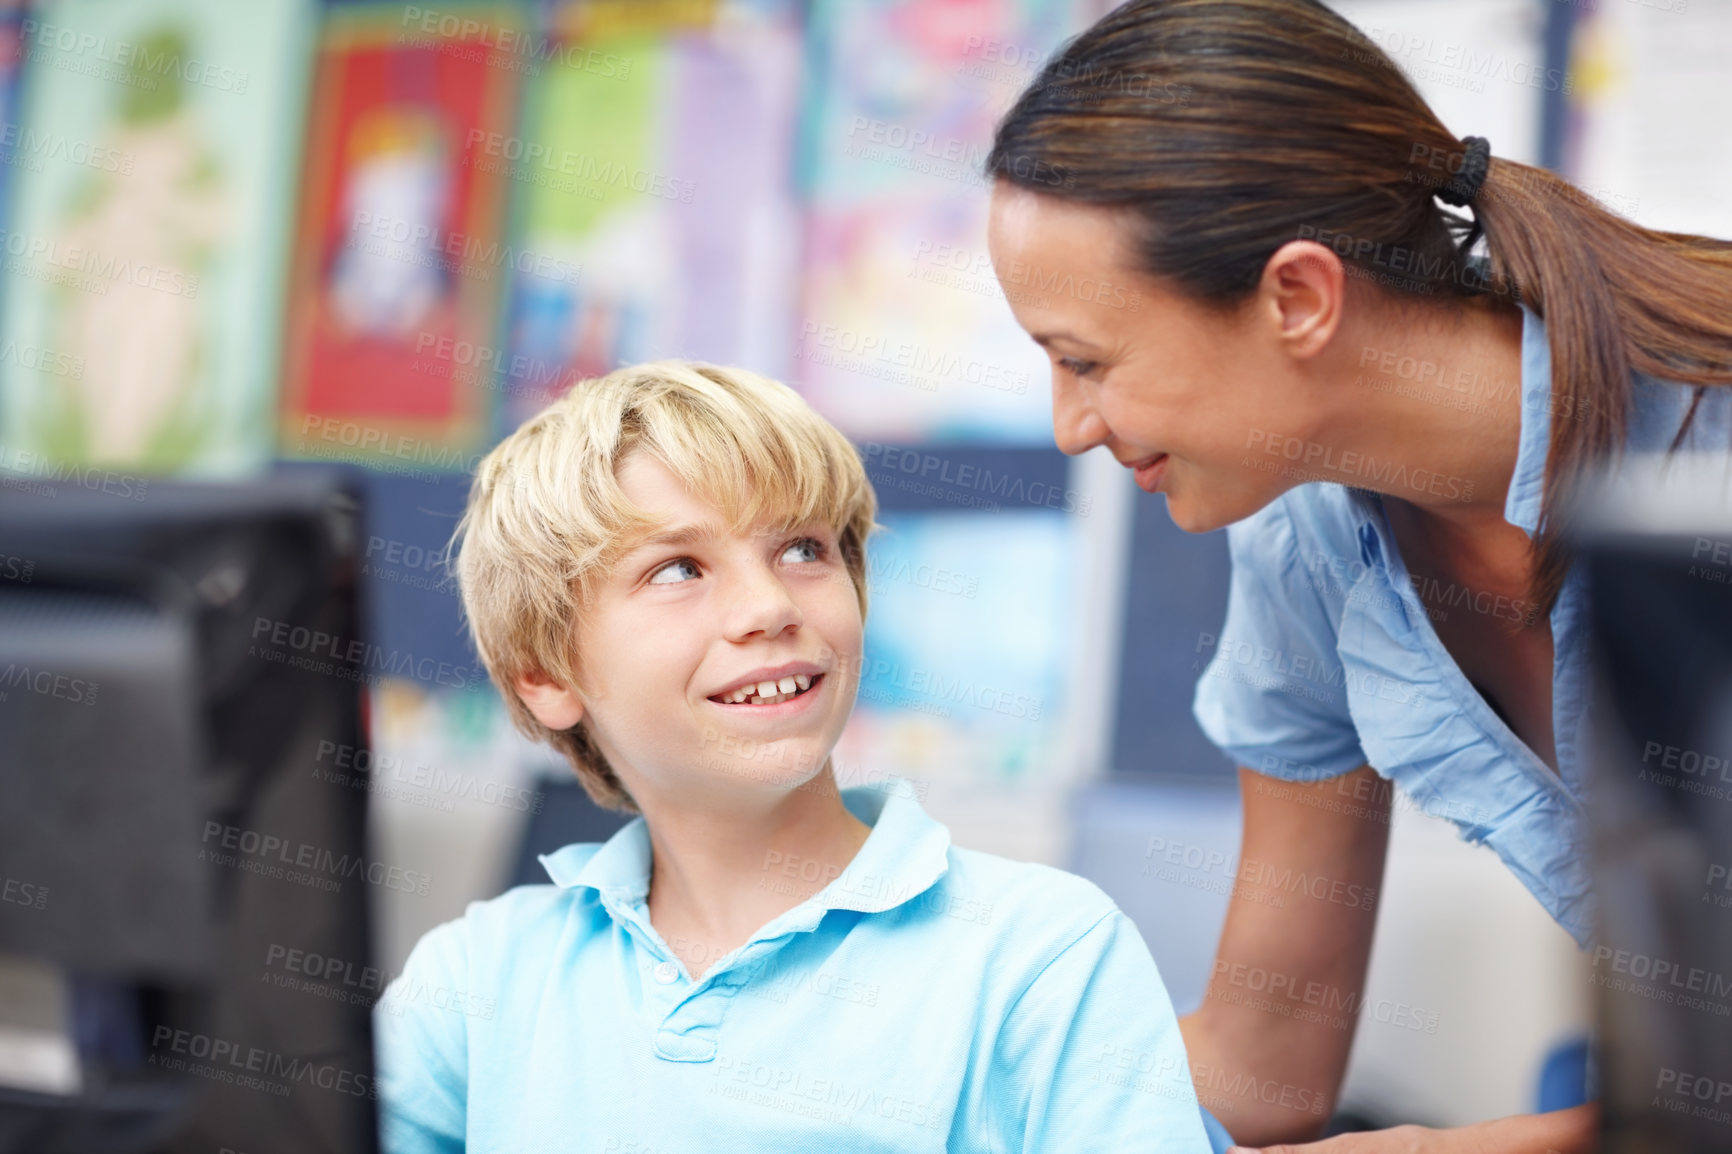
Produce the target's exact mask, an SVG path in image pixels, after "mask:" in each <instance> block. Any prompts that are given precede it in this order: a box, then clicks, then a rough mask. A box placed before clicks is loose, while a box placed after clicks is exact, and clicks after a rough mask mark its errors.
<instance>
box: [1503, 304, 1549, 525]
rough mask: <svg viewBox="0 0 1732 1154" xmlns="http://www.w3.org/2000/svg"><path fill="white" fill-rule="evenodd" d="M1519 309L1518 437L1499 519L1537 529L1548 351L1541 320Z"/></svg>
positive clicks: (1546, 447) (1545, 429)
mask: <svg viewBox="0 0 1732 1154" xmlns="http://www.w3.org/2000/svg"><path fill="white" fill-rule="evenodd" d="M1521 310H1522V381H1521V398H1522V411H1521V422H1522V427H1521V440H1520V441H1519V442H1518V444H1517V446H1516V462H1515V471H1514V472H1512V473H1511V474H1510V479H1509V494H1508V496H1506V497H1505V498H1504V504H1503V519H1504V520H1505V521H1508V522H1509V523H1510V524H1511V525H1519V526H1520V527H1521V528H1523V529H1526V530H1527V532H1528V535H1529V536H1530V537H1531V536H1532V535H1533V534H1534V533H1536V532H1538V531H1539V525H1540V498H1541V497H1542V496H1543V495H1544V491H1545V482H1546V455H1547V453H1548V451H1549V450H1550V448H1551V438H1552V350H1551V346H1550V345H1549V344H1547V343H1546V326H1545V322H1544V321H1542V320H1540V318H1539V317H1538V316H1536V315H1534V312H1533V310H1532V309H1530V308H1528V306H1527V305H1522V306H1521Z"/></svg>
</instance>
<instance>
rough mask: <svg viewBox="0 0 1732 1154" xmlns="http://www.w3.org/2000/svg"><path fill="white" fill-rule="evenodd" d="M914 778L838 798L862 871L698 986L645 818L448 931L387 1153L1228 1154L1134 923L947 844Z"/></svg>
mask: <svg viewBox="0 0 1732 1154" xmlns="http://www.w3.org/2000/svg"><path fill="white" fill-rule="evenodd" d="M907 784H908V783H906V782H901V781H899V780H897V781H893V782H892V783H891V788H888V789H881V788H873V787H863V788H857V789H849V790H844V791H843V793H842V798H843V802H844V804H845V805H846V806H847V807H848V809H849V811H850V812H852V813H853V814H854V815H855V816H856V817H858V818H859V819H860V820H861V821H863V822H865V823H867V824H868V825H870V826H871V827H872V832H871V834H870V835H869V836H868V837H867V839H866V842H865V844H864V845H863V846H862V847H861V849H860V851H859V853H858V854H857V855H856V857H855V858H854V860H853V861H852V862H851V863H850V864H849V866H848V867H847V869H846V870H844V871H843V872H842V873H841V874H840V876H838V877H836V878H834V879H833V880H832V881H831V882H830V883H829V884H828V885H827V886H825V887H824V888H823V889H822V890H821V891H820V892H819V893H817V894H816V895H814V896H813V897H811V898H809V899H808V900H805V901H802V902H801V903H799V904H798V905H796V906H794V907H793V908H792V909H790V910H788V911H787V912H786V913H784V914H782V915H781V916H779V917H777V918H775V919H774V920H772V921H771V922H770V923H769V924H767V925H765V926H764V927H763V928H762V929H760V930H759V931H758V932H757V933H756V934H754V935H753V936H752V938H751V940H750V941H748V942H746V943H745V944H744V945H742V946H740V947H739V948H738V949H736V950H734V951H733V952H731V953H729V954H727V955H726V956H725V957H722V958H721V959H720V960H718V961H717V962H715V963H714V965H712V966H711V968H709V969H708V970H706V971H705V972H704V974H703V976H702V977H701V978H700V979H699V980H697V981H693V980H692V979H691V978H690V977H689V976H688V974H687V973H686V969H685V967H684V966H683V965H682V964H681V963H680V961H679V960H678V958H677V957H676V956H675V954H674V952H673V951H672V950H670V949H669V948H668V946H667V944H666V943H665V942H664V941H663V940H662V937H661V935H660V934H659V933H657V932H656V929H655V927H654V926H652V925H651V924H650V920H649V910H648V906H647V905H646V898H647V896H648V893H649V878H650V862H651V857H650V841H649V833H648V830H647V828H646V827H645V825H644V822H643V819H641V818H639V819H637V820H636V821H633V822H631V823H630V824H628V825H626V826H625V827H624V828H623V829H621V830H620V831H619V832H618V833H617V834H615V835H614V836H613V837H612V838H611V839H609V840H608V841H607V842H606V843H604V844H594V843H586V844H578V845H568V846H566V847H565V848H563V849H561V850H559V851H557V852H555V853H552V854H549V855H546V856H544V857H543V858H542V859H541V860H542V863H543V865H544V866H545V867H546V868H547V872H548V874H549V876H550V877H552V879H553V881H554V884H553V885H540V886H520V887H518V888H516V889H513V890H511V891H509V892H508V893H506V894H504V895H502V896H500V897H498V898H494V899H493V900H491V901H485V902H475V903H473V904H471V905H470V906H469V909H468V911H467V913H466V914H465V915H464V916H463V917H461V918H459V919H457V920H456V921H452V922H447V923H446V924H444V925H442V926H439V927H437V928H435V929H433V930H431V931H429V932H428V933H427V934H426V936H424V937H423V938H422V939H421V941H420V943H419V944H417V945H416V947H415V949H414V951H413V952H412V953H411V954H410V956H409V960H408V962H407V963H406V965H405V967H404V970H403V973H402V974H401V975H400V976H399V977H398V978H397V979H396V980H395V981H394V982H392V984H391V986H390V987H389V988H388V990H387V992H386V994H385V995H384V997H383V998H381V1000H380V1005H379V1007H378V1009H377V1010H376V1011H375V1027H376V1034H377V1049H378V1059H379V1084H380V1102H381V1109H382V1115H383V1116H382V1122H381V1127H382V1131H383V1140H384V1147H385V1150H386V1151H387V1154H419V1152H422V1151H451V1150H461V1149H464V1148H465V1145H466V1144H467V1148H468V1149H469V1150H473V1151H477V1152H480V1151H488V1152H493V1151H499V1152H506V1151H509V1152H510V1154H532V1152H535V1151H543V1150H545V1151H555V1150H557V1151H561V1152H575V1151H582V1152H585V1154H588V1152H591V1151H593V1152H597V1154H601V1152H607V1151H613V1152H617V1154H706V1152H712V1151H736V1150H740V1151H747V1150H749V1151H754V1152H764V1154H771V1152H778V1151H788V1152H794V1151H798V1152H800V1154H812V1152H817V1151H822V1152H825V1154H830V1152H853V1151H897V1152H900V1154H913V1152H918V1151H932V1152H934V1154H936V1152H939V1151H951V1152H962V1151H980V1152H983V1154H984V1152H987V1151H992V1152H1009V1151H1018V1152H1033V1151H1054V1152H1059V1151H1063V1152H1065V1154H1071V1152H1074V1151H1081V1150H1112V1151H1122V1152H1125V1154H1129V1152H1131V1151H1137V1152H1139V1154H1140V1152H1143V1151H1185V1152H1191V1154H1194V1152H1198V1151H1207V1150H1209V1149H1210V1143H1209V1140H1208V1139H1207V1138H1205V1136H1204V1129H1203V1122H1202V1117H1201V1114H1200V1113H1199V1109H1198V1102H1197V1096H1196V1093H1195V1090H1194V1089H1193V1087H1192V1084H1191V1077H1190V1071H1189V1070H1188V1068H1187V1066H1186V1060H1185V1050H1184V1044H1183V1041H1182V1040H1181V1038H1180V1036H1179V1028H1178V1021H1177V1019H1176V1017H1175V1016H1174V1013H1173V1008H1172V1004H1171V1002H1170V1001H1169V1000H1168V998H1167V994H1166V989H1165V987H1164V986H1163V985H1162V983H1161V979H1160V975H1159V974H1158V973H1157V972H1156V969H1155V963H1154V960H1153V959H1152V958H1151V957H1150V956H1149V951H1148V948H1147V946H1146V945H1145V944H1144V942H1143V939H1142V938H1141V936H1140V935H1139V934H1138V932H1137V929H1136V927H1135V926H1134V925H1133V924H1132V923H1131V921H1130V920H1129V919H1128V918H1127V917H1126V916H1125V915H1124V914H1123V913H1122V912H1121V911H1120V910H1119V909H1118V908H1117V907H1116V906H1115V905H1114V904H1113V902H1112V900H1111V899H1110V898H1108V897H1107V896H1106V894H1104V893H1102V892H1101V890H1100V889H1099V888H1097V887H1096V886H1095V885H1094V884H1093V883H1091V882H1088V881H1086V880H1084V879H1083V878H1080V877H1076V876H1074V875H1072V874H1068V873H1064V872H1063V871H1060V870H1056V869H1052V868H1050V867H1047V866H1042V865H1034V864H1029V863H1023V862H1014V861H1010V860H1007V859H1005V858H1001V857H996V856H994V855H992V854H986V853H979V852H976V851H972V850H966V849H958V848H956V847H955V846H952V845H951V844H950V834H949V831H948V830H946V829H945V827H944V826H943V825H941V824H940V823H938V822H937V821H934V820H933V819H932V818H931V817H929V816H928V815H927V814H926V813H925V812H924V811H923V810H922V809H921V807H920V805H919V804H918V802H916V801H915V800H913V798H912V796H904V794H910V795H911V793H912V791H911V790H904V789H902V788H900V787H902V786H906V785H907ZM767 856H768V855H767ZM810 873H811V871H810V869H809V868H808V867H807V864H806V863H803V862H798V861H793V862H790V861H787V860H771V861H769V862H768V864H767V868H766V870H765V873H764V884H765V885H769V886H787V887H788V889H789V890H790V892H791V891H792V890H793V889H794V888H795V887H796V886H800V885H801V884H802V882H801V879H802V877H803V876H807V875H810ZM805 888H810V886H809V885H807V886H806V887H805Z"/></svg>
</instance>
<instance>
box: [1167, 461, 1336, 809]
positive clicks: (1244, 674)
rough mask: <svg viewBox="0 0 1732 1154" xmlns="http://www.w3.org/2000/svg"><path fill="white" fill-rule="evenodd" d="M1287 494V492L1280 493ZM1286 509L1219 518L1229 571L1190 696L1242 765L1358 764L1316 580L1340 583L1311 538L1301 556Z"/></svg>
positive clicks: (1302, 774)
mask: <svg viewBox="0 0 1732 1154" xmlns="http://www.w3.org/2000/svg"><path fill="white" fill-rule="evenodd" d="M1289 496H1291V495H1289ZM1297 538H1298V534H1297V532H1296V530H1295V526H1294V514H1293V512H1292V510H1291V509H1290V508H1289V505H1288V501H1287V500H1286V499H1282V500H1277V501H1274V502H1272V503H1270V504H1269V505H1268V506H1267V507H1265V508H1264V509H1262V510H1261V511H1259V512H1258V513H1256V514H1255V515H1253V516H1251V517H1247V518H1246V519H1245V520H1243V521H1239V522H1237V523H1235V524H1233V525H1230V526H1228V527H1227V546H1228V552H1229V555H1230V557H1231V560H1232V566H1233V571H1232V578H1231V580H1230V582H1229V584H1228V589H1227V619H1226V622H1225V624H1223V625H1222V626H1221V632H1220V635H1219V637H1216V638H1213V639H1211V638H1209V637H1208V635H1207V634H1205V635H1204V636H1203V637H1202V638H1200V639H1199V642H1200V643H1199V645H1198V647H1197V648H1198V653H1199V659H1200V658H1201V655H1202V654H1204V653H1209V654H1210V656H1209V657H1208V661H1207V664H1206V665H1201V664H1200V665H1199V667H1200V669H1201V673H1202V676H1200V677H1199V678H1198V679H1197V689H1196V694H1195V697H1194V698H1193V700H1192V712H1193V713H1194V714H1195V716H1196V719H1197V724H1198V726H1200V727H1201V728H1202V730H1203V733H1204V735H1205V736H1207V737H1208V739H1209V740H1210V741H1212V742H1214V743H1215V745H1216V746H1218V747H1219V748H1220V750H1221V752H1223V753H1225V754H1226V755H1227V756H1228V757H1230V758H1232V759H1233V761H1234V762H1236V763H1237V764H1239V765H1242V766H1244V767H1245V768H1246V769H1252V770H1256V771H1257V772H1258V773H1263V774H1267V775H1269V776H1271V777H1277V778H1281V779H1283V780H1286V781H1320V780H1323V779H1325V778H1330V777H1338V776H1340V775H1341V774H1344V773H1347V772H1350V771H1351V770H1355V769H1358V768H1359V767H1360V766H1361V765H1364V764H1365V761H1366V758H1365V751H1364V750H1363V749H1361V748H1360V745H1359V733H1358V729H1357V728H1356V727H1355V726H1354V724H1353V717H1352V715H1351V714H1350V713H1349V712H1348V707H1347V683H1346V680H1345V676H1344V670H1343V668H1342V664H1341V657H1340V653H1339V650H1338V642H1337V628H1338V625H1337V622H1338V621H1339V620H1340V617H1339V608H1338V609H1337V612H1336V614H1335V615H1334V616H1332V615H1331V613H1330V611H1329V607H1328V605H1327V604H1326V602H1325V599H1324V591H1325V590H1326V589H1328V590H1331V591H1332V592H1333V591H1336V590H1340V592H1341V593H1342V599H1343V600H1345V589H1344V588H1342V586H1341V585H1340V583H1339V582H1338V581H1337V580H1336V578H1335V577H1334V576H1333V574H1332V571H1331V568H1330V564H1329V562H1330V560H1331V558H1330V557H1326V556H1323V554H1324V552H1325V550H1324V549H1323V547H1321V546H1319V547H1316V548H1313V549H1311V550H1309V552H1311V553H1314V554H1317V556H1315V557H1312V558H1310V560H1311V562H1312V563H1311V564H1304V563H1302V561H1303V558H1302V557H1301V552H1302V550H1301V549H1300V547H1299V544H1298V540H1297Z"/></svg>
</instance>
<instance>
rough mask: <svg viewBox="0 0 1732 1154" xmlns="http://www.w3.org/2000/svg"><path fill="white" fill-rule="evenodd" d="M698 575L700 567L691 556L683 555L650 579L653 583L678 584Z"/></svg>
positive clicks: (656, 572) (658, 570)
mask: <svg viewBox="0 0 1732 1154" xmlns="http://www.w3.org/2000/svg"><path fill="white" fill-rule="evenodd" d="M697 575H698V567H697V564H696V563H695V562H693V561H692V560H691V559H690V558H686V557H681V558H680V559H679V560H678V561H669V562H668V563H667V564H666V565H663V566H662V567H661V568H660V569H657V570H656V571H655V575H654V576H652V577H651V578H650V579H649V583H650V584H651V585H677V584H678V583H680V582H681V581H685V580H689V579H691V578H694V577H696V576H697Z"/></svg>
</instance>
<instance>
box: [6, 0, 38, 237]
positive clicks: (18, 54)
mask: <svg viewBox="0 0 1732 1154" xmlns="http://www.w3.org/2000/svg"><path fill="white" fill-rule="evenodd" d="M25 4H26V0H0V166H4V167H0V221H4V220H6V219H8V217H9V215H10V209H11V207H12V199H11V198H12V181H13V177H12V173H13V172H14V171H15V170H16V169H18V168H27V169H33V170H34V169H39V168H41V166H42V160H41V158H40V157H38V156H36V155H35V154H34V153H33V152H32V150H31V149H30V148H28V147H25V146H24V144H25V142H24V141H23V139H22V136H23V125H21V124H19V123H18V95H19V81H20V77H21V76H22V70H23V65H24V10H25ZM32 143H33V142H32Z"/></svg>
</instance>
